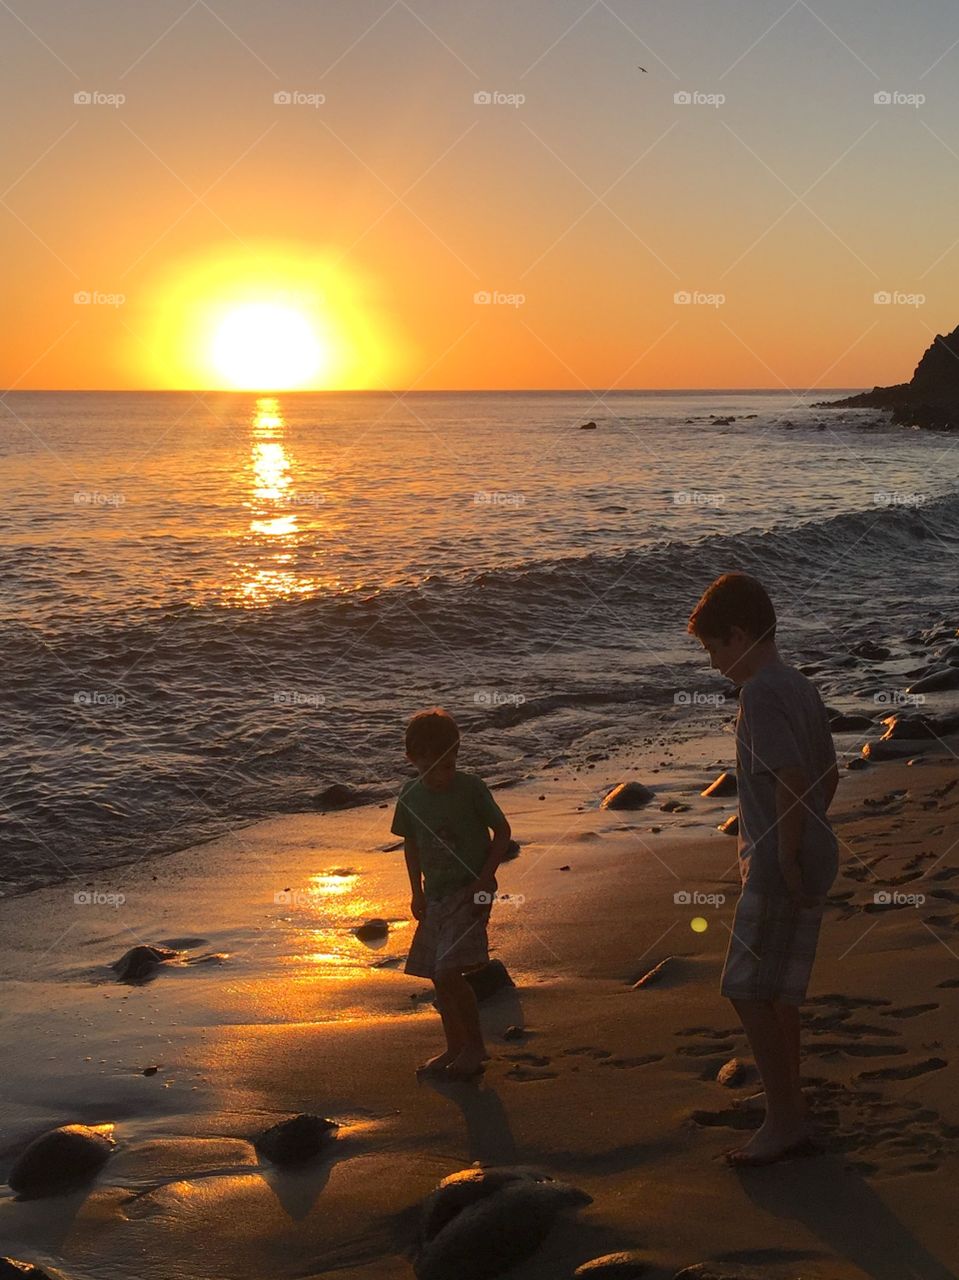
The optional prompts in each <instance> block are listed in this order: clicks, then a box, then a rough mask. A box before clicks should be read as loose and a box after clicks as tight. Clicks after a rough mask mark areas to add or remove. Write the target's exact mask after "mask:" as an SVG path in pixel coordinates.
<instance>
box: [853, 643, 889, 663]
mask: <svg viewBox="0 0 959 1280" xmlns="http://www.w3.org/2000/svg"><path fill="white" fill-rule="evenodd" d="M849 652H850V653H854V654H855V655H856V657H857V658H867V659H868V660H869V661H870V662H885V661H886V659H887V658H888V657H889V655H890V653H891V652H892V650H891V649H887V648H886V646H885V645H882V644H876V642H875V640H862V641H861V642H860V643H859V644H856V645H853V647H852V648H851V649H850V651H849Z"/></svg>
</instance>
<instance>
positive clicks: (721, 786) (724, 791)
mask: <svg viewBox="0 0 959 1280" xmlns="http://www.w3.org/2000/svg"><path fill="white" fill-rule="evenodd" d="M736 790H737V788H736V775H735V774H734V773H730V771H729V770H728V769H724V770H723V772H722V773H721V774H720V775H719V777H718V778H715V779H714V780H713V781H712V782H711V783H710V784H709V786H708V787H707V788H706V790H705V791H701V792H700V793H699V794H700V795H701V796H710V797H712V796H734V795H735V794H736Z"/></svg>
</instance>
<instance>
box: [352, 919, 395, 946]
mask: <svg viewBox="0 0 959 1280" xmlns="http://www.w3.org/2000/svg"><path fill="white" fill-rule="evenodd" d="M389 932H390V926H389V925H388V924H387V922H386V921H385V920H381V919H380V918H379V916H376V917H374V918H373V919H372V920H365V921H364V922H363V924H358V925H357V926H356V928H355V929H354V930H353V933H354V934H355V936H356V937H357V938H359V940H360V941H361V942H379V941H380V940H381V939H383V938H386V937H388V936H389Z"/></svg>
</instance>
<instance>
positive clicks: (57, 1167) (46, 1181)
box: [7, 1124, 116, 1197]
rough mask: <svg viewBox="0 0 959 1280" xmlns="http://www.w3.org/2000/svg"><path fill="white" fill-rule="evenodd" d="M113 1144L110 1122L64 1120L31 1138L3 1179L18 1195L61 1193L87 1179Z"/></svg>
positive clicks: (111, 1148)
mask: <svg viewBox="0 0 959 1280" xmlns="http://www.w3.org/2000/svg"><path fill="white" fill-rule="evenodd" d="M115 1146H116V1139H115V1138H114V1137H113V1125H112V1124H98V1125H85V1124H66V1125H63V1126H61V1127H60V1128H59V1129H51V1130H49V1132H47V1133H43V1134H41V1135H40V1137H39V1138H35V1139H34V1140H33V1142H31V1143H30V1145H29V1146H28V1147H27V1149H26V1150H25V1151H24V1152H23V1153H22V1154H21V1155H20V1156H19V1157H18V1158H17V1160H16V1161H15V1163H14V1166H13V1168H12V1169H11V1170H10V1176H9V1178H8V1179H7V1181H8V1182H9V1184H10V1186H11V1187H12V1189H13V1190H14V1191H16V1192H17V1193H18V1194H19V1195H23V1196H29V1197H35V1196H55V1195H62V1194H63V1193H64V1192H66V1191H71V1190H73V1189H74V1188H75V1187H78V1186H81V1185H82V1184H83V1183H85V1182H87V1181H89V1179H90V1178H92V1177H93V1175H94V1174H95V1173H96V1172H97V1171H98V1170H99V1169H100V1168H101V1167H102V1165H103V1164H104V1163H105V1161H106V1159H107V1157H108V1156H109V1154H110V1152H111V1151H112V1150H113V1148H114V1147H115Z"/></svg>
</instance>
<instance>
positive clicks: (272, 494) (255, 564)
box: [227, 396, 333, 606]
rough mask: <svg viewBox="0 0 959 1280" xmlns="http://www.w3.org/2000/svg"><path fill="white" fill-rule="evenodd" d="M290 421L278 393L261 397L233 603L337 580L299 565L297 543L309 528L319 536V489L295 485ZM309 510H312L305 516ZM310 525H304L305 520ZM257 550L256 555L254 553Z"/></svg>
mask: <svg viewBox="0 0 959 1280" xmlns="http://www.w3.org/2000/svg"><path fill="white" fill-rule="evenodd" d="M285 435H286V422H285V421H284V419H283V415H282V412H281V410H280V403H279V401H278V400H277V399H276V397H275V396H260V397H259V398H258V399H257V401H256V406H255V409H254V412H253V416H252V419H251V424H250V453H249V457H248V459H247V460H246V462H245V466H244V470H245V473H246V485H247V489H248V492H247V497H246V499H245V503H244V505H245V506H246V507H247V508H248V509H249V511H250V521H249V526H248V531H247V536H246V539H245V544H246V549H247V553H248V554H247V557H246V558H245V559H244V560H243V561H241V562H240V564H239V566H238V576H239V582H238V583H234V584H233V586H232V587H230V588H228V590H227V595H228V596H229V597H230V598H231V602H232V603H235V604H243V605H248V606H258V605H268V604H272V603H273V602H274V601H277V600H290V599H294V598H296V597H298V596H309V595H313V594H315V593H316V592H317V591H319V590H320V589H321V588H322V587H324V586H330V585H333V584H332V583H331V582H330V581H329V580H324V579H322V578H320V577H318V576H315V575H313V574H304V573H302V572H301V571H300V570H298V568H297V560H298V555H297V551H298V547H299V544H300V542H301V541H302V539H303V538H304V536H306V534H307V533H309V534H310V536H312V537H314V538H315V537H316V536H317V529H316V512H317V509H318V507H319V506H320V505H321V502H320V499H319V497H318V495H317V494H315V493H313V494H306V495H303V494H301V493H299V492H298V490H297V488H296V486H295V484H294V472H295V460H294V458H293V457H292V455H291V454H290V452H289V451H288V449H287V445H286V442H285ZM304 512H306V513H310V519H309V521H308V522H307V521H304ZM305 523H306V524H308V525H309V528H304V524H305ZM250 553H252V554H250Z"/></svg>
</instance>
